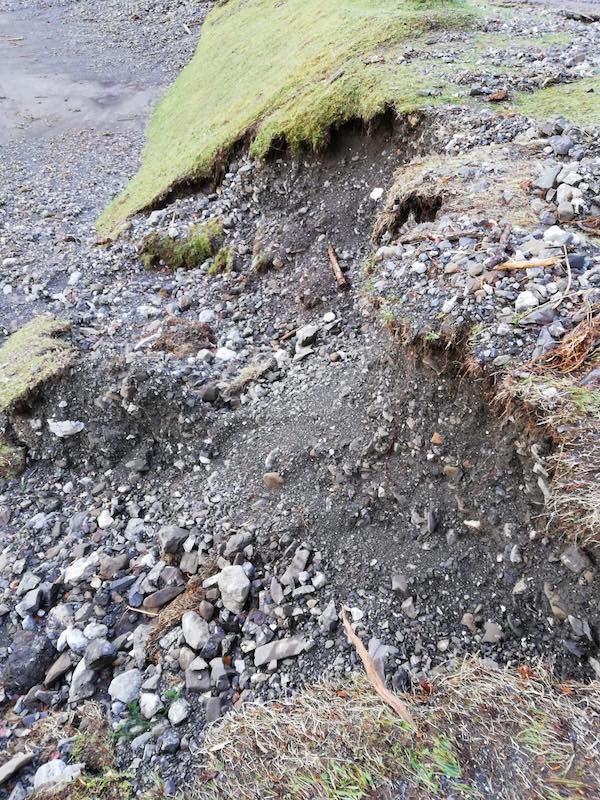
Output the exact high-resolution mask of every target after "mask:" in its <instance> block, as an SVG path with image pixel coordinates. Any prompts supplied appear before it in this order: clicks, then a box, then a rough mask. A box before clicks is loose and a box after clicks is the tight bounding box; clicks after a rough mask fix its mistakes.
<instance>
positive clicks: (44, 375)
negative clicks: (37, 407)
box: [0, 315, 75, 412]
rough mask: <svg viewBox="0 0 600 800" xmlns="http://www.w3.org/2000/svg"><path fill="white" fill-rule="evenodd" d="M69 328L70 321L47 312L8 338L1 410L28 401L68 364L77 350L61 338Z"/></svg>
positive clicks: (0, 358) (0, 380) (0, 373)
mask: <svg viewBox="0 0 600 800" xmlns="http://www.w3.org/2000/svg"><path fill="white" fill-rule="evenodd" d="M68 330H69V323H68V322H65V321H63V320H57V319H54V318H53V317H50V316H46V315H44V316H41V317H35V319H33V320H31V322H29V323H27V325H24V326H23V327H22V328H20V329H19V330H18V331H16V332H15V333H13V334H12V335H11V336H9V337H8V339H7V340H6V342H5V343H4V345H3V346H2V347H0V412H3V411H4V412H5V411H9V410H10V409H12V408H13V407H14V406H16V405H18V404H19V403H21V402H23V401H25V400H26V399H27V397H28V396H29V395H30V394H31V393H32V392H33V391H34V390H35V389H37V388H39V387H40V386H41V385H42V384H43V383H44V382H45V381H47V380H48V379H49V378H52V377H54V376H55V375H59V374H60V373H61V372H63V371H64V370H65V369H66V368H67V367H68V365H69V364H70V363H71V362H72V360H73V358H74V355H75V351H74V349H73V347H71V345H69V344H68V343H67V342H65V341H63V340H62V339H60V338H57V337H59V336H60V335H61V334H64V333H66V332H67V331H68Z"/></svg>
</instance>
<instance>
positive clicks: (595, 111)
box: [514, 75, 600, 127]
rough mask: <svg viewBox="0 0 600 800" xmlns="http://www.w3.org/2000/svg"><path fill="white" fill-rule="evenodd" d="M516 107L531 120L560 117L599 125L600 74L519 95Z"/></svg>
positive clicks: (578, 123) (588, 124) (577, 123)
mask: <svg viewBox="0 0 600 800" xmlns="http://www.w3.org/2000/svg"><path fill="white" fill-rule="evenodd" d="M514 107H515V109H516V110H517V111H519V112H520V113H521V114H525V115H527V116H530V117H537V118H541V119H545V118H547V117H552V116H557V115H560V116H561V117H566V118H567V119H570V120H572V121H573V122H574V123H575V124H576V125H581V126H582V127H589V126H592V125H600V75H596V76H595V77H593V78H584V79H582V80H580V81H575V82H574V83H563V84H560V85H558V86H548V87H547V88H546V89H539V90H538V91H536V92H520V93H519V94H518V95H517V96H516V98H515V101H514Z"/></svg>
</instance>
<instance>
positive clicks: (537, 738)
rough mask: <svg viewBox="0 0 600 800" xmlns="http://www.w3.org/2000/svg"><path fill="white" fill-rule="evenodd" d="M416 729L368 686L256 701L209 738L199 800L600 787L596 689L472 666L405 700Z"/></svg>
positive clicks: (545, 794) (417, 799)
mask: <svg viewBox="0 0 600 800" xmlns="http://www.w3.org/2000/svg"><path fill="white" fill-rule="evenodd" d="M405 699H406V700H407V701H408V702H409V705H410V709H411V714H412V715H413V716H414V718H415V720H416V724H417V729H416V731H410V730H409V729H408V728H407V727H406V726H405V724H404V723H403V722H402V721H401V720H400V719H399V717H397V716H395V715H394V713H393V712H392V710H391V709H390V708H389V706H387V705H385V704H384V703H383V701H382V700H381V699H380V698H379V697H378V695H376V694H375V693H374V691H373V689H372V688H371V686H370V685H369V684H368V683H367V682H366V681H365V680H364V679H356V680H355V681H354V682H350V683H346V684H345V685H343V686H340V685H332V684H320V685H318V686H316V687H312V688H309V689H306V690H304V691H303V692H301V693H299V694H298V695H296V696H295V697H294V698H291V699H287V700H284V701H278V702H275V703H272V704H271V705H267V706H262V705H259V704H247V705H243V706H241V707H240V708H238V709H236V711H235V712H233V713H232V714H230V715H229V716H227V717H225V718H223V720H221V721H220V722H218V723H217V724H216V725H214V726H213V727H211V728H210V729H209V731H208V734H207V738H206V740H205V742H204V745H203V750H202V752H201V754H200V757H201V761H202V764H203V766H204V771H203V772H202V773H201V775H200V780H199V784H198V786H197V787H196V791H195V792H194V794H193V798H194V800H224V799H225V798H230V797H236V798H239V800H255V798H257V797H260V798H261V800H276V799H277V800H279V799H280V798H286V800H367V798H374V797H377V798H379V800H391V798H397V797H405V798H410V800H432V798H442V797H447V798H449V797H452V798H456V800H458V799H459V798H460V799H461V800H467V799H468V800H475V798H477V799H478V800H482V798H484V797H494V798H496V799H497V800H516V798H521V797H523V798H524V797H540V798H548V799H549V800H550V798H552V800H558V798H560V797H595V796H597V794H598V792H599V791H600V771H599V768H600V743H599V742H598V738H597V736H596V733H595V731H597V729H598V724H599V723H600V696H599V694H598V688H597V685H593V684H592V685H568V686H567V685H565V684H564V683H563V684H559V683H558V682H555V681H554V679H553V678H552V676H551V675H550V673H549V672H548V671H547V670H545V669H543V668H541V667H539V668H535V669H532V668H529V667H523V668H521V669H519V670H514V671H512V670H511V671H508V670H507V671H503V670H499V669H492V668H489V667H486V666H485V665H484V664H483V663H482V662H481V661H480V660H478V659H475V658H474V659H470V660H467V661H466V662H464V663H463V664H462V666H461V667H460V668H459V669H458V671H456V672H454V673H451V674H447V675H444V676H439V677H438V678H437V679H436V680H435V681H434V682H433V683H432V686H431V692H429V693H427V694H420V695H418V696H412V697H411V696H409V697H408V698H405Z"/></svg>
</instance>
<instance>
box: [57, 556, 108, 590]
mask: <svg viewBox="0 0 600 800" xmlns="http://www.w3.org/2000/svg"><path fill="white" fill-rule="evenodd" d="M99 563H100V556H99V554H98V553H97V552H93V553H90V555H89V556H84V557H83V558H78V559H77V560H76V561H74V562H73V563H72V564H69V566H68V567H67V568H66V570H65V574H64V579H65V583H69V584H71V585H75V584H77V583H81V581H87V580H89V579H90V578H91V577H92V576H93V575H95V574H96V570H97V567H98V564H99Z"/></svg>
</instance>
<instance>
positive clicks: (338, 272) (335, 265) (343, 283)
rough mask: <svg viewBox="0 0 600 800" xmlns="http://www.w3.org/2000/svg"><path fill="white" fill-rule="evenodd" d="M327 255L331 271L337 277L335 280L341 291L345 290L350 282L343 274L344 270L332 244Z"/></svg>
mask: <svg viewBox="0 0 600 800" xmlns="http://www.w3.org/2000/svg"><path fill="white" fill-rule="evenodd" d="M327 253H328V255H329V262H330V264H331V269H332V270H333V274H334V275H335V280H336V283H337V285H338V287H339V288H340V289H345V288H346V287H347V286H348V281H347V280H346V276H345V275H344V273H343V272H342V268H341V267H340V264H339V261H338V260H337V256H336V254H335V250H334V248H333V245H332V244H330V245H329V247H328V248H327Z"/></svg>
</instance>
